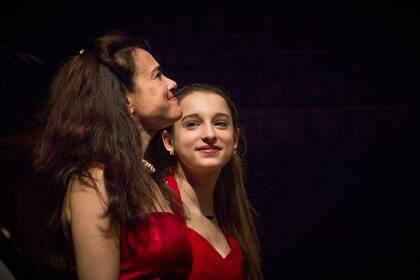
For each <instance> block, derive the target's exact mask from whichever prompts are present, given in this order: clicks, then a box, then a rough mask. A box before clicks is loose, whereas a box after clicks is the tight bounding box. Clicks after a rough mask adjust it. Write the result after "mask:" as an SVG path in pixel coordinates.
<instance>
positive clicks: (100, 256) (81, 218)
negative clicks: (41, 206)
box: [70, 169, 120, 280]
mask: <svg viewBox="0 0 420 280" xmlns="http://www.w3.org/2000/svg"><path fill="white" fill-rule="evenodd" d="M91 175H92V177H93V178H94V179H95V181H96V185H97V187H98V190H95V189H94V188H92V187H88V186H85V185H83V183H81V182H80V181H78V180H74V181H73V182H72V184H71V186H70V187H71V196H70V215H71V217H70V218H71V231H72V237H73V245H74V251H75V257H76V266H77V275H78V278H79V279H81V280H83V279H101V280H105V279H118V278H119V273H120V267H119V266H120V251H119V233H118V229H115V228H112V227H111V223H110V219H109V217H103V214H104V213H105V211H106V207H107V206H106V205H107V200H108V199H107V198H108V195H107V192H106V189H105V184H104V176H103V171H102V170H100V169H93V170H92V171H91Z"/></svg>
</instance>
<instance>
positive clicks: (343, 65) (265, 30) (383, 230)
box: [0, 1, 419, 279]
mask: <svg viewBox="0 0 420 280" xmlns="http://www.w3.org/2000/svg"><path fill="white" fill-rule="evenodd" d="M116 4H119V5H120V6H115V5H116ZM160 4H161V5H160V6H158V5H153V6H151V5H149V6H143V5H142V4H131V5H127V4H124V5H123V3H114V4H113V5H112V6H111V5H110V4H108V5H109V6H106V5H105V4H104V3H103V4H102V5H100V6H96V7H88V6H86V4H82V3H80V4H76V3H72V4H63V5H62V6H61V7H62V8H58V7H52V6H48V7H47V6H45V7H42V6H40V5H39V4H37V5H34V4H32V6H31V5H30V6H28V5H24V4H21V5H19V7H14V8H8V9H6V8H4V9H2V10H1V12H0V15H1V19H0V31H1V33H0V34H1V36H0V71H1V72H0V73H1V76H0V90H1V100H2V104H3V106H2V109H1V110H0V122H1V124H0V133H1V134H0V136H1V139H0V168H1V172H2V184H1V186H0V217H1V220H0V222H1V225H2V226H3V227H6V228H8V229H9V230H10V231H11V232H12V239H13V241H14V242H15V244H16V245H17V246H19V247H20V248H21V250H22V251H23V252H24V253H25V254H26V255H27V256H28V257H29V258H30V259H32V260H34V261H35V262H36V263H37V264H39V265H40V266H41V268H42V263H43V253H42V244H43V242H44V239H45V230H44V228H43V224H44V220H45V208H46V207H45V197H44V192H43V190H44V189H45V186H43V185H42V183H41V182H40V181H39V179H38V178H37V176H36V175H35V174H34V173H33V171H32V169H31V166H30V162H31V149H32V147H33V143H34V140H35V139H36V134H35V130H34V127H36V126H35V124H36V122H35V120H36V119H35V113H36V112H37V110H38V109H39V108H40V106H41V104H42V102H43V100H44V98H45V96H46V93H47V86H48V82H49V79H50V77H51V73H52V71H53V70H54V69H56V67H57V66H58V65H59V63H60V62H61V61H63V59H64V58H65V57H67V56H69V55H72V54H76V53H78V51H79V50H80V49H82V48H83V47H84V44H85V42H86V41H87V39H88V38H89V37H90V36H92V35H95V34H96V33H98V32H103V31H107V30H111V29H127V30H129V31H133V32H137V33H140V34H142V35H143V36H145V37H146V38H147V39H148V40H149V41H150V43H151V46H152V52H153V54H154V56H155V57H156V58H157V60H158V61H159V62H160V63H161V64H162V66H163V69H164V71H165V72H166V74H167V75H168V76H170V77H172V78H174V79H175V80H176V81H177V82H178V85H179V86H182V85H184V84H187V83H190V82H207V83H214V84H216V85H220V86H223V87H225V88H226V89H228V90H229V91H230V92H231V94H232V96H233V98H234V100H235V102H236V103H237V105H238V107H239V109H240V113H241V119H242V124H243V128H242V132H243V134H244V135H245V136H246V138H247V140H248V149H247V154H246V158H247V164H248V168H247V172H248V173H247V174H248V190H249V195H250V199H251V200H252V202H253V204H254V206H255V208H256V210H257V211H258V212H259V225H260V234H261V241H262V245H263V258H264V269H265V274H266V277H267V279H300V278H302V277H306V278H307V279H318V278H323V279H337V278H338V279H343V278H354V277H363V276H367V277H368V278H370V279H375V278H380V277H383V276H391V275H393V276H394V277H397V278H398V279H405V278H406V277H407V276H408V275H411V276H413V277H414V276H415V275H417V276H418V274H419V273H418V261H419V253H418V251H419V244H418V241H417V239H418V236H419V231H418V230H417V229H416V226H418V223H419V222H418V210H419V207H418V201H417V197H418V194H419V192H418V190H417V188H418V173H419V167H418V166H419V165H418V158H419V157H418V148H417V147H418V143H419V142H418V139H417V138H416V135H417V133H416V132H417V131H418V109H417V107H418V105H419V97H418V95H419V85H418V69H417V67H418V45H417V44H416V37H417V36H418V26H419V22H418V21H419V17H418V9H417V8H414V7H413V6H412V5H404V4H403V3H402V2H398V3H396V2H395V3H392V2H390V3H387V4H385V3H380V4H377V5H373V4H370V5H371V6H368V5H367V4H363V5H362V4H349V3H346V4H344V3H338V4H335V5H331V4H329V5H327V4H321V3H319V2H317V4H312V5H309V6H308V5H307V4H306V5H303V4H282V3H278V4H277V5H274V4H267V3H264V2H261V1H258V3H254V4H252V5H251V4H248V5H245V4H241V5H233V4H230V5H226V4H217V3H211V4H207V5H205V4H200V5H193V6H191V5H190V6H187V5H181V4H176V5H175V4H171V5H168V4H167V3H160ZM60 5H61V4H60ZM66 5H67V6H66ZM16 6H18V5H16ZM275 6H277V7H275ZM45 277H46V276H45Z"/></svg>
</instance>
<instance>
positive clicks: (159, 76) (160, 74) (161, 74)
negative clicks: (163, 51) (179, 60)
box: [156, 71, 163, 79]
mask: <svg viewBox="0 0 420 280" xmlns="http://www.w3.org/2000/svg"><path fill="white" fill-rule="evenodd" d="M162 76H163V73H162V72H160V71H159V72H157V74H156V78H157V79H162Z"/></svg>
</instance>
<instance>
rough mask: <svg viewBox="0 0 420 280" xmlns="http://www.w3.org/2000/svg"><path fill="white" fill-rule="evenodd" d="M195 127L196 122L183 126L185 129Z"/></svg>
mask: <svg viewBox="0 0 420 280" xmlns="http://www.w3.org/2000/svg"><path fill="white" fill-rule="evenodd" d="M196 126H198V123H197V122H188V123H186V124H185V127H186V128H194V127H196Z"/></svg>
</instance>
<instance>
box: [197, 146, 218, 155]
mask: <svg viewBox="0 0 420 280" xmlns="http://www.w3.org/2000/svg"><path fill="white" fill-rule="evenodd" d="M221 149H222V148H220V147H219V146H201V147H198V148H197V151H199V152H203V153H206V154H214V153H217V152H218V151H220V150H221Z"/></svg>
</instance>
